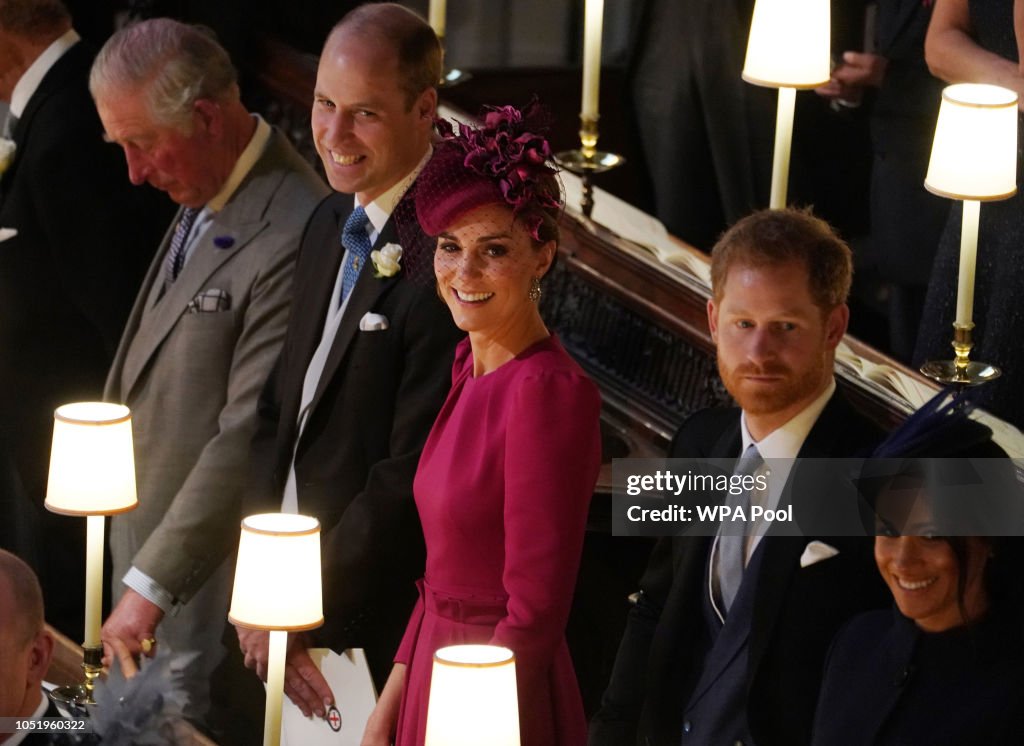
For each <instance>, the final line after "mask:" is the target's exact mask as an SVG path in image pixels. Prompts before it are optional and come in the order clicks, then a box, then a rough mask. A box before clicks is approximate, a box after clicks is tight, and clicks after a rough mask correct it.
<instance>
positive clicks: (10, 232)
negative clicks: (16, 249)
mask: <svg viewBox="0 0 1024 746" xmlns="http://www.w3.org/2000/svg"><path fill="white" fill-rule="evenodd" d="M17 235H18V229H17V228H0V242H3V241H6V240H7V239H8V238H14V237H15V236H17Z"/></svg>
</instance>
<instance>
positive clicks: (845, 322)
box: [825, 303, 850, 350]
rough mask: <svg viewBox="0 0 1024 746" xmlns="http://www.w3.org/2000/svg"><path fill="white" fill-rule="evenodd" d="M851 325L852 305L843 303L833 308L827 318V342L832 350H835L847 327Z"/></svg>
mask: <svg viewBox="0 0 1024 746" xmlns="http://www.w3.org/2000/svg"><path fill="white" fill-rule="evenodd" d="M849 325H850V307H849V306H848V305H846V304H845V303H842V304H840V305H838V306H836V307H835V308H833V309H832V310H831V311H829V313H828V317H827V318H826V319H825V344H826V345H827V346H828V348H829V349H830V350H834V349H835V348H836V347H837V346H838V345H839V343H840V342H841V341H842V339H843V335H844V334H846V328H847V327H848V326H849Z"/></svg>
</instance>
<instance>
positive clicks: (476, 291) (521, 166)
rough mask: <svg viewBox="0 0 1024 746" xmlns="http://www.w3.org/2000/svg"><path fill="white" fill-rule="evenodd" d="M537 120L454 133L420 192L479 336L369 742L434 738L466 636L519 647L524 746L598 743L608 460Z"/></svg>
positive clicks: (448, 274)
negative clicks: (433, 708)
mask: <svg viewBox="0 0 1024 746" xmlns="http://www.w3.org/2000/svg"><path fill="white" fill-rule="evenodd" d="M532 109H533V107H531V109H530V110H527V111H526V112H520V111H518V110H516V109H515V108H513V107H504V108H501V109H496V110H493V111H491V112H490V113H488V114H487V116H486V119H485V122H484V124H483V126H482V127H480V128H479V129H477V128H471V127H467V126H465V125H459V128H458V132H455V131H454V130H453V129H452V128H451V127H447V126H445V125H444V124H442V125H440V127H441V129H442V135H443V138H442V140H441V142H440V143H439V144H437V146H436V147H435V153H434V156H433V158H432V159H431V161H430V162H429V163H428V164H427V166H426V167H425V168H424V170H423V172H422V173H421V174H420V176H419V178H418V180H417V182H416V187H415V188H416V211H417V216H418V218H419V221H420V225H422V227H423V229H424V231H425V232H426V233H428V234H429V235H436V236H437V237H438V239H437V249H436V252H435V255H434V270H435V274H436V277H437V289H438V293H439V294H440V296H441V298H442V299H443V300H444V301H445V303H447V304H448V307H449V309H450V310H451V312H452V316H453V317H454V319H455V323H456V324H457V325H458V326H459V328H461V329H463V330H465V331H466V332H468V334H469V337H468V339H467V340H466V341H464V342H463V343H462V344H461V345H460V347H459V348H458V350H457V352H456V358H455V365H454V367H453V371H452V390H451V392H450V394H449V396H448V400H447V401H446V402H445V405H444V407H443V408H442V409H441V412H440V414H439V415H438V418H437V421H436V422H435V424H434V428H433V430H432V431H431V433H430V436H429V437H428V439H427V443H426V445H425V446H424V449H423V455H422V457H421V459H420V464H419V469H418V471H417V474H416V481H415V484H414V490H415V494H416V504H417V507H418V509H419V513H420V518H421V520H422V523H423V533H424V537H425V539H426V545H427V562H426V573H425V577H424V579H423V581H422V583H421V584H420V600H419V602H418V604H417V606H416V609H415V610H414V612H413V615H412V619H411V620H410V621H409V626H408V629H407V632H406V635H405V638H404V640H403V641H402V644H401V647H400V648H399V650H398V653H397V655H396V656H395V668H394V670H393V672H392V674H391V677H390V678H389V680H388V683H387V685H386V686H385V688H384V691H383V692H382V693H381V697H380V700H379V702H378V705H377V708H376V710H375V711H374V713H373V715H372V716H371V718H370V721H369V723H368V725H367V730H366V735H365V736H364V741H363V743H364V746H366V745H367V744H371V743H372V744H378V743H380V744H386V743H390V742H391V741H390V739H391V738H392V737H394V739H395V741H394V742H395V743H397V744H400V745H401V746H414V745H418V744H422V743H423V741H424V735H425V725H426V715H427V699H428V692H429V688H430V675H431V666H432V659H433V655H434V652H435V651H436V650H437V649H438V648H440V647H443V646H446V645H451V644H461V643H486V644H493V645H502V646H505V647H508V648H511V649H512V651H513V652H514V653H515V656H516V674H517V681H518V692H519V717H520V732H521V738H522V744H523V746H554V745H555V744H559V745H560V746H576V745H577V744H584V743H585V741H586V722H585V719H584V714H583V706H582V701H581V699H580V695H579V690H578V686H577V683H576V678H575V675H574V672H573V667H572V661H571V660H570V658H569V652H568V649H567V647H566V643H565V637H564V632H565V625H566V620H567V618H568V615H569V608H570V605H571V600H572V593H573V588H574V585H575V580H576V573H577V569H578V566H579V559H580V553H581V550H582V544H583V534H584V527H585V523H586V516H587V510H588V506H589V502H590V497H591V494H592V492H593V488H594V484H595V482H596V479H597V471H598V468H599V465H600V460H601V455H600V454H601V451H600V434H599V419H598V418H599V410H600V396H599V394H598V391H597V388H596V386H595V385H594V384H593V383H592V382H591V381H590V380H589V379H588V378H587V377H586V375H585V374H584V373H583V371H582V370H581V369H580V368H579V366H578V365H577V364H576V363H575V362H574V361H573V360H572V359H571V358H570V357H569V356H568V355H567V354H566V352H565V350H564V349H563V348H562V346H561V345H560V344H559V342H558V340H557V339H556V338H555V337H554V336H553V335H552V334H551V333H550V332H549V331H548V329H547V328H546V327H545V325H544V322H543V320H542V319H541V316H540V313H539V311H538V307H537V302H538V300H539V299H540V295H541V292H542V286H541V278H542V277H543V276H544V274H545V273H546V272H547V271H548V270H549V269H550V267H551V264H552V262H553V261H554V259H555V251H556V249H557V243H558V223H557V218H558V213H559V209H560V193H559V187H558V182H557V180H556V178H555V172H554V170H553V169H551V168H550V167H549V166H548V165H547V159H548V156H549V150H548V144H547V142H546V140H544V139H543V137H541V136H539V135H537V134H534V132H532V131H531V130H532V125H531V119H532V117H533V116H534V115H535V114H534V111H533V110H532Z"/></svg>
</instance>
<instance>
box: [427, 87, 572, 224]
mask: <svg viewBox="0 0 1024 746" xmlns="http://www.w3.org/2000/svg"><path fill="white" fill-rule="evenodd" d="M546 125H547V117H546V115H545V113H544V112H543V111H542V109H541V107H540V106H539V104H538V103H537V102H536V101H533V102H531V103H530V104H528V105H527V106H526V107H525V108H524V109H523V110H522V111H520V110H519V109H517V108H516V107H514V106H502V107H499V108H492V109H489V110H488V111H487V113H486V115H485V116H484V122H483V125H482V126H480V127H473V126H471V125H467V124H463V123H461V122H459V123H457V125H456V126H457V129H456V126H453V125H452V124H451V123H450V122H448V121H446V120H440V119H439V120H438V121H437V123H436V126H437V130H438V133H439V134H440V135H441V140H440V142H438V143H436V144H435V147H434V157H433V158H431V159H430V162H429V163H427V165H426V166H425V167H424V169H423V171H422V172H421V173H420V175H419V178H418V179H417V180H416V215H417V217H418V218H419V222H420V226H421V227H422V228H423V231H424V232H425V233H427V234H428V235H431V236H436V235H439V234H440V233H442V232H443V231H444V230H445V229H446V228H448V227H449V226H451V225H452V224H453V223H454V222H455V221H456V220H458V218H459V217H461V216H462V215H465V214H466V213H468V212H470V211H471V210H474V209H476V208H478V207H482V206H483V205H489V204H494V203H497V204H504V205H508V206H509V207H511V208H512V211H513V215H514V216H515V217H516V218H519V219H520V220H522V222H523V224H524V225H525V226H526V229H527V230H528V231H529V233H530V235H531V236H533V238H534V240H537V241H540V240H541V238H540V234H539V231H540V226H541V223H542V221H543V216H544V213H545V212H547V213H549V214H553V215H557V213H558V211H559V209H561V205H562V200H561V190H560V189H559V185H558V180H557V178H556V174H557V173H558V172H557V171H556V170H555V169H554V168H552V167H551V166H550V165H548V159H549V158H550V157H551V147H550V145H549V144H548V141H547V139H546V138H545V137H544V136H543V135H542V134H539V133H540V132H542V131H543V130H545V129H546V128H547V127H546Z"/></svg>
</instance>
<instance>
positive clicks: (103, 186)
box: [0, 42, 174, 636]
mask: <svg viewBox="0 0 1024 746" xmlns="http://www.w3.org/2000/svg"><path fill="white" fill-rule="evenodd" d="M92 58H93V55H92V52H91V51H90V50H88V49H87V48H86V46H85V45H84V43H81V42H80V43H78V44H76V45H74V46H73V47H71V48H70V49H69V50H68V51H67V52H65V54H64V55H63V56H62V57H61V58H60V59H59V60H58V61H57V62H56V63H55V64H54V65H53V67H51V68H50V70H49V71H48V72H47V73H46V75H45V76H44V77H43V79H42V81H41V82H40V84H39V87H38V88H37V89H36V91H35V93H34V94H33V95H32V97H31V98H30V99H29V101H28V104H27V105H26V107H25V111H24V112H23V114H22V116H21V118H20V119H19V120H18V125H17V127H16V128H15V130H14V132H13V133H12V134H13V139H14V141H15V143H16V144H17V151H16V153H15V156H14V160H13V162H12V163H11V165H10V166H9V167H8V168H7V170H6V171H4V173H3V175H2V176H0V228H12V229H14V230H17V232H18V233H17V235H16V236H15V237H13V238H10V239H8V240H6V241H3V242H0V391H2V392H3V393H2V394H0V450H2V449H3V448H4V445H3V442H4V441H6V443H7V446H8V448H9V450H10V455H11V457H12V460H13V463H14V465H15V468H16V469H17V472H18V475H19V478H20V480H21V482H22V483H23V486H24V489H25V494H27V495H28V496H29V498H31V500H32V501H33V502H34V503H35V505H34V506H33V507H32V508H28V507H27V506H26V507H24V510H35V511H38V512H39V514H40V515H39V516H38V517H39V518H40V519H41V520H43V521H44V524H45V530H46V532H47V538H48V541H47V545H48V550H47V557H46V558H45V562H46V565H50V567H47V566H46V565H38V564H37V571H39V572H40V575H41V578H40V579H41V581H42V583H43V588H44V590H47V591H49V589H50V588H51V587H52V588H53V589H54V591H55V592H54V593H50V592H47V594H46V602H47V612H48V613H51V614H53V615H55V616H54V618H51V621H52V622H53V623H54V624H57V625H59V626H60V627H61V629H62V631H64V632H66V633H68V634H71V635H73V636H77V635H78V634H80V633H79V632H76V631H75V630H76V629H78V630H80V629H81V621H82V620H81V607H80V605H79V606H78V607H77V612H76V611H75V609H74V608H72V609H70V611H69V614H68V616H67V617H66V618H65V617H64V615H63V613H62V611H61V608H60V605H61V604H63V603H64V601H65V600H67V599H68V597H69V596H70V600H71V606H72V607H74V606H75V605H76V604H75V602H74V601H73V599H74V597H75V586H69V585H68V584H67V583H66V578H65V577H64V576H63V573H65V572H71V571H74V572H77V571H78V569H77V568H78V567H79V565H80V563H81V558H82V552H84V550H85V548H84V542H83V541H82V540H81V539H80V538H77V537H79V536H80V535H84V527H83V526H81V525H80V522H79V521H70V520H69V519H67V518H58V517H53V516H50V515H48V514H44V513H43V511H42V507H41V505H42V500H43V494H44V490H45V486H46V472H47V467H48V464H49V449H50V433H51V431H52V425H53V410H54V409H55V408H56V407H57V406H58V405H60V404H64V403H66V402H69V401H79V400H88V399H93V400H96V399H99V398H100V395H101V394H102V392H103V380H104V377H105V376H106V372H107V368H108V366H109V365H110V361H111V359H112V358H113V355H114V350H115V349H116V348H117V342H118V339H120V337H121V330H122V329H123V327H124V322H125V319H126V318H127V316H128V312H129V310H130V309H131V305H132V300H133V299H134V297H135V293H136V291H137V290H138V287H139V283H140V281H141V279H142V276H143V275H144V274H145V271H146V267H147V265H148V264H149V260H150V258H151V257H152V256H153V249H154V247H155V246H157V245H158V244H159V243H160V237H161V236H162V235H163V232H164V230H165V229H166V227H167V224H168V222H169V221H170V219H171V216H172V215H173V211H174V206H173V205H172V204H171V203H170V201H168V200H167V199H166V198H164V197H163V195H160V194H159V193H158V192H156V191H154V190H152V189H150V188H149V187H143V188H136V187H133V186H132V184H131V182H129V180H128V173H127V170H126V168H125V162H124V156H123V155H122V154H121V151H120V148H118V147H117V146H116V145H112V144H108V143H104V142H103V139H102V135H103V127H102V125H101V124H100V119H99V116H98V115H97V114H96V108H95V106H94V105H93V102H92V99H91V98H90V96H89V90H88V87H87V79H88V74H89V68H90V66H91V64H92ZM2 502H3V501H2V500H0V503H2ZM8 520H9V519H8V518H7V517H0V526H4V525H10V524H9V523H7V522H8ZM55 532H56V533H55ZM2 533H4V530H3V529H0V534H2ZM24 538H25V537H18V538H17V539H16V541H17V543H21V544H24ZM0 541H3V542H4V545H5V546H9V544H7V540H6V539H3V538H2V537H0ZM65 551H66V552H67V556H66V558H65V557H63V556H62V552H65ZM30 561H31V559H30ZM65 561H66V562H67V567H62V565H63V564H64V562H65ZM51 578H52V581H51ZM77 603H78V604H80V603H81V601H80V600H79V601H78V602H77ZM76 618H77V622H76V621H75V619H76Z"/></svg>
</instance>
